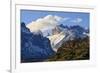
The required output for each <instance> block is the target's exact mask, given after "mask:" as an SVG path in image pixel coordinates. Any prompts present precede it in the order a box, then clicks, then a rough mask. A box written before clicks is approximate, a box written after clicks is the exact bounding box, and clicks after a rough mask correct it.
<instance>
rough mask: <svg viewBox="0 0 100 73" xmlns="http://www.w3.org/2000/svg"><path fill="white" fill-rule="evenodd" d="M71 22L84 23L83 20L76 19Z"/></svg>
mask: <svg viewBox="0 0 100 73" xmlns="http://www.w3.org/2000/svg"><path fill="white" fill-rule="evenodd" d="M71 22H73V23H80V22H82V18H76V19H74V20H71Z"/></svg>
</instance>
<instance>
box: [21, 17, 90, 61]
mask: <svg viewBox="0 0 100 73" xmlns="http://www.w3.org/2000/svg"><path fill="white" fill-rule="evenodd" d="M51 18H52V19H53V20H52V19H51ZM44 19H45V20H46V21H45V20H42V19H39V20H37V21H32V22H31V23H29V24H27V25H25V23H21V61H22V62H30V61H31V62H39V61H44V60H45V59H47V58H49V57H51V56H53V55H54V54H56V52H57V51H58V48H59V47H60V46H61V45H62V44H63V43H65V42H66V41H69V40H76V39H84V38H85V37H87V36H89V29H87V30H86V29H85V28H83V27H81V26H79V25H74V26H70V27H68V26H67V25H66V26H64V25H63V24H58V22H57V21H56V20H55V19H54V18H53V17H52V16H47V17H45V18H44ZM47 20H48V21H47ZM49 20H50V21H49ZM52 23H53V24H52Z"/></svg>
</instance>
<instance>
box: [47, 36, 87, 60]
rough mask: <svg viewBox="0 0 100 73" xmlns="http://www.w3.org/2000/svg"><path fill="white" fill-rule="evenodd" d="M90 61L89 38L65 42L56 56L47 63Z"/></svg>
mask: <svg viewBox="0 0 100 73" xmlns="http://www.w3.org/2000/svg"><path fill="white" fill-rule="evenodd" d="M86 59H89V38H88V37H86V38H84V39H77V40H73V41H67V42H65V43H64V44H63V45H62V46H61V47H60V48H59V49H58V51H57V53H56V55H54V56H52V57H50V58H49V59H47V60H46V61H64V60H86Z"/></svg>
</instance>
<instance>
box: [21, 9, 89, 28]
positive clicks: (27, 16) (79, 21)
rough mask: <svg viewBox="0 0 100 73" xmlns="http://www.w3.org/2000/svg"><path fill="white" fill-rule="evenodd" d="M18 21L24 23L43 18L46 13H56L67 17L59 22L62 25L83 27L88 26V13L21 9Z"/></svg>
mask: <svg viewBox="0 0 100 73" xmlns="http://www.w3.org/2000/svg"><path fill="white" fill-rule="evenodd" d="M20 15H21V16H20V21H21V22H24V23H25V24H26V25H27V24H28V23H30V22H32V21H36V20H37V19H39V18H43V17H45V16H47V15H54V16H55V15H56V16H59V17H63V18H67V20H65V21H63V22H61V24H63V25H67V26H73V25H80V26H82V27H84V28H88V27H89V19H90V15H89V13H82V12H60V11H56V12H55V11H38V10H21V11H20Z"/></svg>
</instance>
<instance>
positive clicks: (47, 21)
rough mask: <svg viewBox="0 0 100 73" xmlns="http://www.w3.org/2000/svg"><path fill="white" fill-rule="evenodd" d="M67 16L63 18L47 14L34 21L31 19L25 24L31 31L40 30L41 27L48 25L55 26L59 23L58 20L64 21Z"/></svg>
mask: <svg viewBox="0 0 100 73" xmlns="http://www.w3.org/2000/svg"><path fill="white" fill-rule="evenodd" d="M65 20H67V18H63V17H60V16H56V15H55V16H53V15H47V16H45V17H43V18H39V19H37V20H36V21H32V22H31V23H29V24H28V25H27V27H28V28H29V29H30V31H31V32H33V31H37V30H41V29H43V28H48V27H55V26H57V25H59V22H60V21H65Z"/></svg>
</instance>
